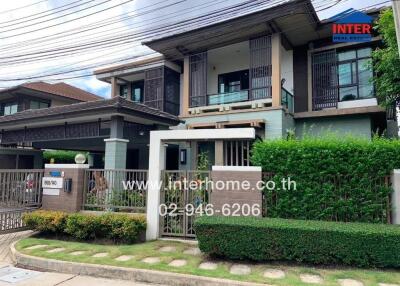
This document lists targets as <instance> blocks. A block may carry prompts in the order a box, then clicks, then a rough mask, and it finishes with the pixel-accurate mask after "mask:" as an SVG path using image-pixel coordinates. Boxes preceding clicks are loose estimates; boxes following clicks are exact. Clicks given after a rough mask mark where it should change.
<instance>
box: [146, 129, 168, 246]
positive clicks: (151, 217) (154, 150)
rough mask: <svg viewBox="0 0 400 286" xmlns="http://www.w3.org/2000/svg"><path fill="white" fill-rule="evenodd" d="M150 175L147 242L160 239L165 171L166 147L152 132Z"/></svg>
mask: <svg viewBox="0 0 400 286" xmlns="http://www.w3.org/2000/svg"><path fill="white" fill-rule="evenodd" d="M149 153H150V154H149V174H148V181H149V184H148V190H147V213H146V219H147V230H146V240H154V239H157V238H159V237H160V215H159V212H158V209H159V206H160V191H161V190H160V189H161V188H162V186H160V185H159V184H160V182H161V180H162V179H163V178H162V176H161V172H162V171H163V170H164V169H165V147H164V145H163V142H162V141H161V140H160V138H159V137H158V136H157V135H156V134H154V133H153V132H150V152H149Z"/></svg>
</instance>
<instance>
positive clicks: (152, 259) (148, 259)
mask: <svg viewBox="0 0 400 286" xmlns="http://www.w3.org/2000/svg"><path fill="white" fill-rule="evenodd" d="M142 262H144V263H147V264H156V263H160V262H161V259H160V258H159V257H146V258H144V259H143V260H142Z"/></svg>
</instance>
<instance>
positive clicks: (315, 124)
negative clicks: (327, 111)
mask: <svg viewBox="0 0 400 286" xmlns="http://www.w3.org/2000/svg"><path fill="white" fill-rule="evenodd" d="M295 127H296V136H297V137H299V138H301V137H302V136H303V134H304V133H307V134H310V135H313V136H320V135H322V134H324V133H327V132H329V133H336V134H338V135H349V134H350V135H353V136H360V137H365V138H368V139H371V136H372V134H371V130H372V128H371V118H370V117H369V116H368V115H358V116H346V117H328V118H321V117H320V118H312V119H302V120H296V125H295Z"/></svg>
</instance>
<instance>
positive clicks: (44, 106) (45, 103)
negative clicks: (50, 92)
mask: <svg viewBox="0 0 400 286" xmlns="http://www.w3.org/2000/svg"><path fill="white" fill-rule="evenodd" d="M48 107H49V104H48V103H47V102H41V103H40V104H39V108H48Z"/></svg>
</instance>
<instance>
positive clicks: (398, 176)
mask: <svg viewBox="0 0 400 286" xmlns="http://www.w3.org/2000/svg"><path fill="white" fill-rule="evenodd" d="M391 181H392V187H393V192H392V198H391V199H392V224H400V169H396V170H393V173H392V176H391Z"/></svg>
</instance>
